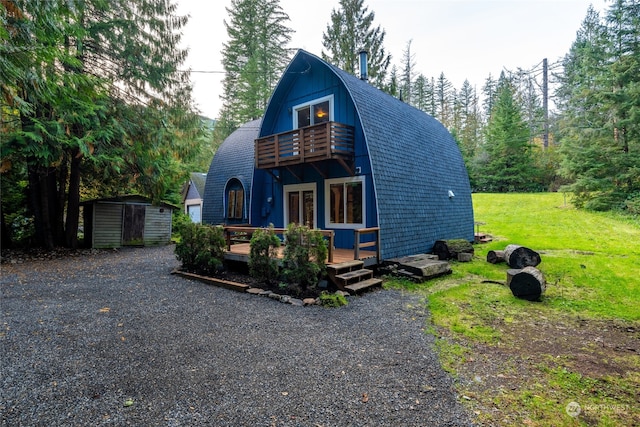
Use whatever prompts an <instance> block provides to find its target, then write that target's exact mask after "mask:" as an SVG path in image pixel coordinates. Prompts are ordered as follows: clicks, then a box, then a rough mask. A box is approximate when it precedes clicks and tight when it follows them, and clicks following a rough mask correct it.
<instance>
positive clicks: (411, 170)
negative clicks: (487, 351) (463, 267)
mask: <svg viewBox="0 0 640 427" xmlns="http://www.w3.org/2000/svg"><path fill="white" fill-rule="evenodd" d="M327 95H333V97H334V98H333V99H334V120H335V121H337V122H341V123H346V124H349V125H352V126H354V129H355V166H356V167H357V168H359V169H360V174H361V175H363V176H364V177H365V189H366V227H375V226H379V227H380V238H381V243H382V244H381V253H382V258H383V259H388V258H393V257H399V256H404V255H410V254H415V253H422V252H429V251H430V250H431V249H432V247H433V244H434V242H435V241H436V240H439V239H454V238H464V239H467V240H470V241H471V240H473V231H474V230H473V206H472V202H471V188H470V185H469V179H468V175H467V171H466V169H465V166H464V163H463V161H462V156H461V154H460V151H459V149H458V147H457V145H456V143H455V141H454V139H453V137H452V136H451V134H450V133H449V132H448V131H447V130H446V129H445V128H444V126H442V124H440V123H439V122H438V121H437V120H435V119H434V118H433V117H431V116H429V115H427V114H426V113H424V112H422V111H419V110H417V109H415V108H413V107H411V106H409V105H407V104H405V103H403V102H401V101H399V100H397V99H395V98H393V97H391V96H389V95H387V94H385V93H383V92H381V91H380V90H378V89H376V88H374V87H373V86H371V85H369V84H368V83H367V82H364V81H361V80H359V79H357V78H356V77H354V76H352V75H350V74H348V73H346V72H344V71H342V70H340V69H338V68H336V67H334V66H332V65H330V64H327V63H326V62H324V61H322V60H321V59H320V58H318V57H316V56H314V55H311V54H309V53H307V52H304V51H299V52H298V53H297V54H296V56H295V57H294V59H293V60H292V61H291V63H290V64H289V66H288V67H287V70H286V71H285V73H284V74H283V76H282V78H281V80H280V82H279V83H278V86H277V88H276V90H275V91H274V93H273V95H272V98H271V100H270V101H269V105H268V106H267V110H266V112H265V116H264V120H263V122H262V124H261V125H260V122H259V121H258V122H251V123H249V124H247V125H245V126H243V128H244V131H245V132H244V133H238V131H236V132H234V134H232V135H231V136H230V137H229V138H228V139H227V140H225V142H224V143H223V144H222V146H221V147H220V149H219V150H218V153H216V156H215V157H214V160H213V162H212V164H211V169H210V171H209V174H208V177H207V185H206V187H205V204H204V211H203V216H204V218H205V221H206V222H210V223H218V222H221V221H220V219H222V220H223V219H224V210H223V209H224V207H223V206H218V205H221V204H222V203H221V201H222V200H223V198H224V195H223V191H224V184H226V182H227V181H228V179H230V178H233V177H235V178H238V179H240V180H241V181H242V182H243V184H244V185H245V191H246V194H247V196H249V195H250V199H249V200H250V201H249V205H248V206H249V207H250V211H249V212H250V213H249V219H250V222H251V224H252V225H257V226H267V225H268V224H270V223H273V224H274V225H275V226H277V227H284V226H285V224H284V212H283V207H284V203H283V186H284V185H288V184H301V183H311V182H313V183H315V184H316V200H317V212H316V221H317V226H318V227H321V228H326V227H325V225H326V224H325V210H324V205H325V202H326V201H325V195H324V185H325V181H324V178H323V177H322V176H321V175H320V174H319V173H318V172H317V171H316V170H315V169H314V168H312V167H308V166H296V167H293V168H291V170H293V171H294V172H295V173H296V175H297V176H298V177H300V180H298V179H297V178H295V177H294V175H292V174H291V173H290V172H289V171H288V170H286V169H282V170H276V171H273V173H275V174H276V175H278V176H279V179H277V180H276V179H274V178H273V176H272V175H271V174H269V173H267V172H266V171H260V170H256V171H254V169H253V162H254V159H253V156H254V146H253V144H254V139H255V138H256V137H258V135H259V136H266V135H271V134H274V133H280V132H285V131H289V130H291V129H292V127H293V107H294V106H296V105H299V104H302V103H305V102H308V101H312V100H315V99H319V98H322V97H325V96H327ZM257 127H260V128H259V130H258V129H257ZM243 128H241V129H243ZM239 131H240V129H239ZM251 132H253V133H251ZM241 140H242V141H241ZM322 168H323V173H325V174H326V176H327V178H339V177H346V176H347V172H346V171H344V170H343V169H342V168H341V167H340V166H339V165H338V164H337V163H336V164H333V163H327V164H323V165H322ZM210 183H213V184H210ZM245 183H246V184H245ZM449 191H453V192H454V193H455V197H453V198H450V197H449V196H448V193H449ZM336 246H337V247H344V248H351V247H352V246H353V231H352V230H336Z"/></svg>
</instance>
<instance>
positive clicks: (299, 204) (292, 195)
mask: <svg viewBox="0 0 640 427" xmlns="http://www.w3.org/2000/svg"><path fill="white" fill-rule="evenodd" d="M316 203H317V198H316V185H315V184H297V185H285V186H284V223H285V225H288V224H291V223H295V224H303V225H306V226H308V227H309V228H315V227H316V223H317V221H316V210H317V207H316Z"/></svg>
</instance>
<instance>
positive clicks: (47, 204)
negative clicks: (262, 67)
mask: <svg viewBox="0 0 640 427" xmlns="http://www.w3.org/2000/svg"><path fill="white" fill-rule="evenodd" d="M1 6H2V9H3V10H2V12H3V15H4V13H11V14H12V16H14V17H15V18H16V21H14V22H15V25H16V26H19V27H20V28H21V31H19V32H13V31H9V32H7V33H5V34H3V35H2V36H3V37H6V38H5V43H3V48H5V49H8V50H10V51H12V52H30V53H29V54H28V55H26V56H25V58H26V59H27V60H25V61H20V62H18V63H17V67H18V69H19V70H20V72H19V73H17V74H16V73H13V78H12V80H10V83H9V84H7V85H6V86H4V87H8V88H9V90H11V91H12V93H13V94H14V95H15V96H12V97H10V98H8V97H3V100H4V101H5V102H8V104H9V105H18V106H19V108H18V109H17V110H16V111H17V112H16V113H15V114H14V113H12V116H13V117H17V118H18V125H17V126H15V127H13V128H11V129H10V131H9V132H8V135H7V143H6V144H3V147H2V148H3V152H2V157H3V159H4V158H5V157H7V158H12V159H13V160H15V161H17V162H24V164H25V165H26V168H25V170H26V171H27V172H28V181H29V186H28V196H29V207H30V211H31V214H32V215H33V217H34V218H35V229H36V235H35V238H36V241H37V243H38V244H40V245H44V246H46V247H49V248H51V247H53V246H57V245H66V246H71V247H75V246H76V245H77V230H78V221H79V202H80V195H81V191H82V189H83V185H82V179H83V176H84V179H85V181H92V182H96V183H105V182H121V181H122V177H127V184H128V185H127V186H126V187H123V186H119V187H117V188H116V187H114V191H119V192H122V191H123V188H128V189H130V190H129V191H137V192H140V193H143V194H148V195H150V196H151V197H153V198H154V199H160V198H164V197H165V196H166V194H167V192H168V191H171V188H173V187H175V186H176V185H177V184H178V183H177V179H178V178H176V174H177V173H179V167H178V163H179V160H180V159H182V158H184V157H186V156H189V155H190V153H191V152H192V144H193V142H192V141H193V138H192V137H193V136H195V135H196V134H197V133H198V131H199V126H198V125H197V123H196V120H194V118H195V117H196V116H195V114H193V111H192V105H191V103H190V99H191V98H190V90H191V87H190V85H189V81H188V73H183V72H180V71H178V67H179V66H180V64H181V63H182V62H183V61H184V59H185V57H186V51H185V50H182V49H179V48H178V45H179V43H180V29H181V28H182V26H183V25H184V24H185V23H186V17H179V16H176V15H175V10H176V6H175V4H172V3H170V2H167V1H165V0H152V1H147V0H145V1H142V0H130V1H125V0H114V1H112V2H109V3H105V2H103V1H101V0H68V1H65V2H57V1H46V2H18V1H16V0H6V1H4V2H2V4H1ZM42 24H45V25H42ZM0 62H1V61H0ZM14 65H16V64H14ZM2 68H4V66H3V65H0V69H2ZM7 70H10V69H9V67H7ZM34 84H35V85H37V86H38V87H39V88H41V89H44V90H33V88H34ZM3 90H4V89H3ZM7 100H8V101H7ZM0 102H2V101H0ZM0 107H2V106H0ZM132 108H135V109H137V110H138V111H141V110H144V111H145V112H148V113H153V114H152V116H153V120H154V125H155V126H153V127H151V126H150V129H151V130H153V132H140V129H141V128H143V127H146V126H147V125H149V123H147V122H146V121H145V120H146V117H145V115H142V114H138V115H137V116H136V117H130V118H129V119H128V120H127V118H126V114H127V112H128V111H130V110H131V109H132ZM159 124H161V125H162V126H159ZM3 128H4V125H3ZM3 130H4V129H3ZM168 147H170V149H171V151H168V150H167V148H168ZM17 170H21V169H17ZM150 175H151V176H156V177H159V179H157V180H151V179H149V180H145V179H143V178H144V177H147V176H150ZM172 179H174V180H173V181H172ZM103 188H104V186H103ZM173 191H175V190H173ZM175 192H176V193H177V191H175Z"/></svg>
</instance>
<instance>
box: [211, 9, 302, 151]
mask: <svg viewBox="0 0 640 427" xmlns="http://www.w3.org/2000/svg"><path fill="white" fill-rule="evenodd" d="M227 13H228V14H229V21H226V20H225V22H224V24H225V27H226V29H227V34H228V35H229V40H228V41H227V42H226V43H224V45H223V50H222V65H223V67H224V70H225V78H224V81H223V95H222V97H221V98H222V100H223V106H222V112H221V116H220V117H219V119H220V120H219V121H220V123H219V124H220V127H219V128H218V130H219V131H221V132H222V134H221V135H220V136H219V137H221V138H222V139H224V138H225V137H226V136H228V135H229V134H230V133H231V132H232V131H233V130H235V129H236V128H237V127H238V126H240V125H241V124H243V123H245V122H247V121H249V120H254V119H257V118H259V117H261V116H262V114H263V113H264V110H265V108H266V106H267V102H268V101H269V97H270V96H271V93H272V92H273V89H274V88H275V85H276V84H277V83H278V79H279V78H280V76H281V75H282V71H283V70H284V68H285V67H286V65H287V63H288V62H289V50H288V48H287V46H288V43H289V41H290V40H291V33H292V32H293V30H291V29H290V28H289V27H287V22H288V21H289V16H288V15H287V14H286V13H285V12H284V11H283V10H282V8H281V7H280V1H279V0H232V1H231V7H228V8H227ZM225 131H226V132H225Z"/></svg>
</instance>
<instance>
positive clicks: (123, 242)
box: [80, 195, 178, 248]
mask: <svg viewBox="0 0 640 427" xmlns="http://www.w3.org/2000/svg"><path fill="white" fill-rule="evenodd" d="M80 205H81V206H82V208H83V220H84V242H85V246H87V247H91V248H119V247H122V246H157V245H166V244H168V243H169V242H170V241H171V218H172V215H171V214H172V212H173V210H174V209H178V208H176V207H175V206H172V205H170V204H167V203H161V204H158V205H154V204H152V203H151V200H150V199H148V198H146V197H143V196H137V195H131V196H120V197H113V198H105V199H94V200H87V201H85V202H82V203H81V204H80Z"/></svg>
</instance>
